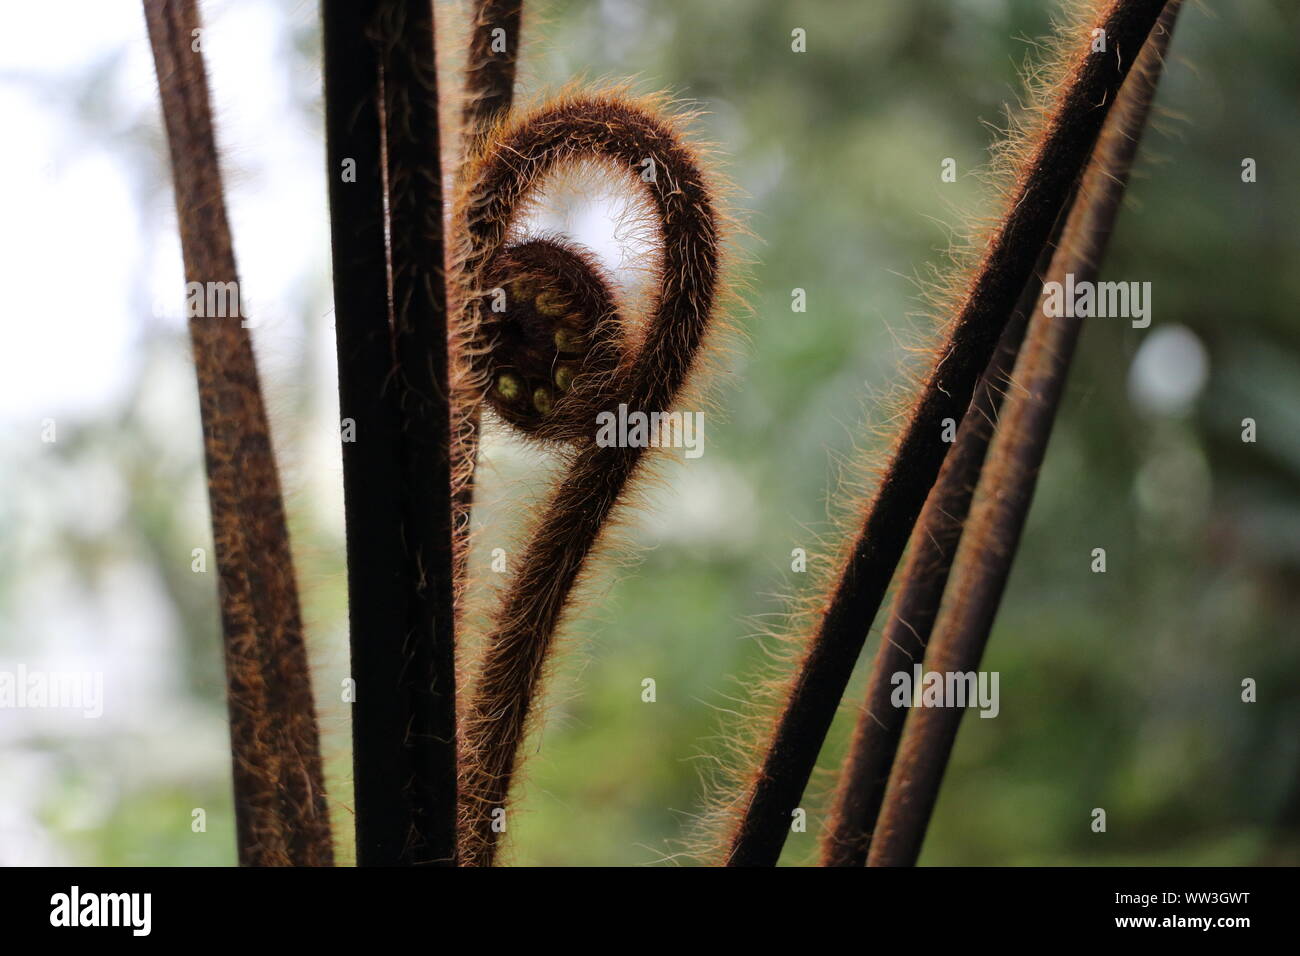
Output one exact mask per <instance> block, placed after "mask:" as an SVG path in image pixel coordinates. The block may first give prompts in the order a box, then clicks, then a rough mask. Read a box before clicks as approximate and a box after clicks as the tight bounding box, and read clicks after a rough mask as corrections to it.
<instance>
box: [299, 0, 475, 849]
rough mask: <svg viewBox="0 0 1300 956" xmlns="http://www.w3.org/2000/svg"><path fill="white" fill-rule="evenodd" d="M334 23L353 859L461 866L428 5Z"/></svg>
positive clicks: (388, 1) (397, 0) (329, 71)
mask: <svg viewBox="0 0 1300 956" xmlns="http://www.w3.org/2000/svg"><path fill="white" fill-rule="evenodd" d="M322 21H323V25H324V37H325V40H324V58H325V62H324V77H325V103H326V135H327V144H328V148H327V152H328V157H329V158H328V167H329V169H328V172H329V183H330V222H331V236H332V241H333V258H334V288H335V324H336V335H337V344H338V359H339V398H340V411H341V415H342V418H343V419H344V421H345V422H346V421H347V420H349V419H350V420H351V422H352V423H353V427H354V428H355V433H354V435H353V440H351V441H347V440H345V441H344V443H343V474H344V494H345V502H346V518H347V536H348V592H349V618H350V629H351V636H352V678H353V680H354V681H355V688H356V698H355V702H354V703H353V711H352V716H353V768H354V778H355V787H356V821H357V822H356V831H357V862H358V863H359V864H360V865H418V864H450V863H453V862H454V861H455V819H456V723H455V667H454V653H455V628H454V615H453V579H452V557H451V556H452V514H451V462H450V456H449V451H448V449H449V447H450V432H451V417H450V405H449V394H448V392H449V387H448V345H447V316H446V291H445V280H444V265H443V259H444V255H443V235H442V215H443V214H442V209H443V204H442V192H441V190H442V173H441V168H442V166H441V153H440V143H439V127H438V87H437V74H436V69H435V61H434V21H433V12H432V5H431V4H430V3H429V2H428V0H365V2H355V0H325V2H324V3H323V4H322ZM348 160H352V161H355V181H347V180H346V179H345V177H344V176H343V167H344V163H345V161H348ZM386 206H387V209H388V211H389V217H390V218H389V220H388V223H387V253H386V244H385V207H386Z"/></svg>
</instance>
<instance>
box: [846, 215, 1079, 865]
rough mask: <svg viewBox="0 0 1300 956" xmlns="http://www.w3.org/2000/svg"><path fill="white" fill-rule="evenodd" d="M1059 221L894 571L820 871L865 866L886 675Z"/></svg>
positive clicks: (944, 544)
mask: <svg viewBox="0 0 1300 956" xmlns="http://www.w3.org/2000/svg"><path fill="white" fill-rule="evenodd" d="M1063 223H1064V217H1058V218H1057V227H1056V229H1055V230H1054V235H1053V238H1052V240H1051V241H1049V242H1048V244H1047V245H1046V246H1044V247H1043V252H1042V255H1040V256H1039V260H1038V265H1037V267H1036V268H1035V269H1034V274H1033V277H1032V278H1030V280H1029V282H1028V284H1026V286H1025V290H1024V292H1023V293H1022V294H1021V296H1020V301H1019V302H1017V303H1016V308H1015V311H1014V312H1012V314H1011V320H1010V321H1009V322H1007V327H1006V328H1005V329H1004V330H1003V332H1002V341H1000V342H999V343H998V347H997V350H996V351H995V352H994V353H993V358H992V360H991V361H990V362H989V366H988V368H986V369H985V370H984V374H983V375H982V376H981V377H980V382H979V385H978V387H977V388H976V390H975V398H974V400H973V401H972V402H971V405H970V408H968V409H967V410H966V415H965V416H964V417H963V418H962V420H961V425H960V427H959V428H958V430H957V435H956V439H955V440H954V442H953V448H952V451H951V452H950V453H949V455H948V457H947V458H946V459H944V463H943V467H942V468H941V469H939V477H938V478H937V479H936V480H935V483H934V487H933V488H932V489H930V496H929V497H928V498H926V500H925V507H924V508H923V509H922V510H921V516H920V518H918V519H917V522H916V526H915V527H914V528H913V529H912V537H911V540H910V541H909V542H908V551H907V560H906V561H905V562H904V564H903V570H902V572H901V580H902V584H901V585H900V586H899V589H898V593H897V595H896V596H895V597H894V604H893V607H892V608H891V610H890V614H889V623H888V624H887V625H886V626H885V632H884V634H883V635H882V636H881V639H880V647H879V648H878V649H877V651H876V656H875V660H874V661H873V663H872V668H871V677H870V678H869V679H868V681H867V693H866V699H865V700H864V702H863V705H862V710H861V712H860V713H859V715H858V723H857V728H856V729H855V731H854V734H853V741H852V743H851V744H850V746H849V752H848V754H846V755H845V758H844V764H843V767H842V768H841V770H840V781H839V786H838V788H837V790H836V795H835V807H834V810H833V811H832V814H831V820H830V824H829V826H828V827H827V829H826V832H825V835H824V836H823V839H822V865H823V866H862V865H864V864H865V863H866V862H867V848H868V846H869V845H870V842H871V829H872V827H873V826H875V822H876V814H877V813H878V812H879V810H880V802H881V800H882V799H883V798H884V795H885V784H886V783H887V782H888V781H889V768H890V766H891V765H892V764H893V762H894V753H895V751H896V750H897V749H898V740H899V738H900V737H901V736H902V733H903V721H904V718H905V717H906V716H907V711H906V710H903V709H900V708H898V707H894V706H892V705H891V704H890V697H891V696H892V694H893V692H894V685H893V683H892V678H893V675H894V674H896V673H897V672H899V671H906V670H908V669H909V668H911V667H912V665H913V664H914V663H916V662H917V661H919V660H921V659H922V658H923V657H924V656H925V647H926V644H927V643H929V640H930V630H931V628H932V627H933V626H934V620H935V618H936V617H937V616H938V613H939V604H940V602H941V601H942V600H943V591H944V586H945V585H946V584H947V583H948V573H949V571H950V570H951V569H952V560H953V557H954V556H955V555H956V553H957V545H958V544H959V543H960V541H961V533H962V525H963V523H964V522H965V520H966V514H967V511H968V510H969V509H970V503H971V498H972V497H973V495H974V492H975V485H976V483H977V482H978V481H979V474H980V469H981V468H983V467H984V457H985V454H986V452H987V451H988V446H989V439H990V438H991V437H992V435H993V429H994V425H995V423H996V421H997V417H998V411H999V409H1000V408H1001V407H1002V399H1003V396H1004V395H1005V394H1006V386H1007V382H1008V381H1009V380H1010V377H1011V370H1012V368H1013V367H1014V366H1015V364H1016V356H1017V355H1018V354H1019V353H1020V344H1021V342H1022V341H1023V339H1024V335H1025V328H1026V327H1027V326H1028V324H1029V315H1030V313H1032V312H1033V310H1034V308H1035V306H1036V305H1037V303H1038V299H1039V295H1040V294H1041V292H1042V288H1043V274H1044V273H1045V272H1046V271H1047V268H1048V266H1049V265H1050V263H1051V258H1052V254H1053V252H1055V250H1056V241H1057V236H1059V231H1060V226H1061V225H1062V224H1063Z"/></svg>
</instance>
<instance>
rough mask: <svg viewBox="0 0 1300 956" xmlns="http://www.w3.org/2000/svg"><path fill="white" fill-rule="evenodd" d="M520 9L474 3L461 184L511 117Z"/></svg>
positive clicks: (460, 473)
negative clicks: (487, 143)
mask: <svg viewBox="0 0 1300 956" xmlns="http://www.w3.org/2000/svg"><path fill="white" fill-rule="evenodd" d="M523 6H524V0H474V11H473V13H472V14H471V16H472V18H473V19H472V22H471V24H470V41H469V53H468V56H467V57H466V62H465V93H464V96H465V100H464V104H463V106H462V109H461V139H462V166H461V178H462V179H463V176H464V171H465V164H467V163H468V160H469V157H470V156H473V155H474V154H475V153H477V152H478V151H479V150H480V149H482V147H483V144H484V142H485V141H486V139H487V136H488V133H489V132H490V131H491V130H492V127H493V126H495V125H496V124H497V123H498V122H499V121H500V120H501V119H503V118H504V117H505V116H506V114H507V113H509V112H510V105H511V102H512V101H513V99H514V90H515V66H516V64H517V63H518V61H519V42H520V39H521V30H520V23H521V20H522V19H523ZM494 48H495V49H494ZM466 372H468V370H466ZM456 394H457V395H458V396H460V395H464V396H465V397H466V398H467V399H468V400H467V401H465V402H463V403H460V404H461V405H462V406H463V407H459V408H457V409H455V442H454V443H453V445H452V459H453V467H452V475H453V478H454V481H455V485H454V498H453V509H454V510H453V515H454V527H455V529H456V548H455V561H456V567H455V571H456V581H457V588H458V592H459V591H460V590H463V588H464V587H465V580H466V571H467V563H468V561H469V550H470V520H471V515H472V511H473V508H474V471H475V468H476V466H477V460H478V432H479V419H480V408H479V404H478V402H477V401H476V400H475V398H476V397H477V389H475V388H474V387H473V386H468V387H466V388H458V389H457V390H456Z"/></svg>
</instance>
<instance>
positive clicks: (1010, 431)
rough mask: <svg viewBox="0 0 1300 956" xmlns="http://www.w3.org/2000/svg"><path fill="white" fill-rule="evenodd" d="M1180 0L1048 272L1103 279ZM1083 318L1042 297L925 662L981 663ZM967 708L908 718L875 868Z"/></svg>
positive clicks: (914, 823) (927, 807)
mask: <svg viewBox="0 0 1300 956" xmlns="http://www.w3.org/2000/svg"><path fill="white" fill-rule="evenodd" d="M1179 2H1180V0H1170V2H1169V4H1168V6H1167V7H1166V9H1165V11H1164V13H1163V14H1162V15H1161V18H1160V22H1159V23H1158V24H1157V26H1156V28H1155V29H1153V30H1152V31H1151V35H1150V38H1149V39H1148V40H1147V42H1146V43H1145V44H1144V45H1143V47H1142V50H1141V55H1140V57H1139V59H1138V63H1137V66H1136V67H1135V68H1134V69H1133V71H1132V73H1131V75H1130V77H1129V80H1128V82H1126V83H1125V84H1124V87H1123V89H1122V90H1121V91H1120V93H1119V97H1118V98H1117V100H1116V103H1115V106H1114V108H1113V109H1112V110H1111V115H1110V118H1109V119H1108V121H1107V124H1106V127H1105V129H1104V130H1103V132H1102V134H1101V137H1100V139H1099V140H1098V143H1097V147H1096V150H1095V154H1094V158H1093V160H1092V162H1091V163H1090V164H1089V166H1088V171H1087V173H1086V175H1085V177H1084V180H1083V183H1082V185H1081V187H1080V198H1079V200H1078V202H1077V203H1076V204H1075V207H1074V209H1073V210H1072V212H1071V214H1070V218H1069V221H1068V223H1067V224H1066V227H1065V232H1064V233H1063V235H1062V237H1061V244H1060V248H1059V250H1058V251H1057V254H1056V256H1055V257H1054V258H1053V260H1052V265H1051V269H1050V271H1049V274H1048V277H1047V281H1048V282H1064V280H1065V276H1066V275H1067V274H1073V275H1074V277H1075V282H1076V283H1079V282H1094V281H1095V280H1096V278H1097V270H1098V266H1099V264H1100V261H1101V257H1102V255H1103V253H1104V251H1105V248H1106V245H1107V242H1108V240H1109V238H1110V234H1111V231H1112V230H1113V228H1114V224H1115V219H1116V216H1117V215H1118V213H1119V208H1120V201H1121V200H1122V198H1123V195H1124V189H1125V186H1126V185H1127V183H1128V176H1129V171H1130V169H1131V168H1132V164H1133V158H1134V156H1135V154H1136V152H1137V146H1138V140H1139V139H1140V137H1141V135H1142V130H1143V128H1144V127H1145V125H1146V119H1147V115H1148V113H1149V112H1150V107H1151V102H1152V99H1153V98H1154V96H1155V89H1156V84H1157V83H1158V81H1159V77H1160V70H1161V65H1162V62H1163V58H1164V53H1165V50H1166V49H1167V47H1168V43H1169V39H1170V36H1171V34H1172V31H1173V25H1174V18H1175V17H1176V16H1177V13H1178V7H1179ZM1082 326H1083V323H1082V320H1081V319H1079V318H1075V317H1072V316H1061V317H1052V316H1048V315H1047V314H1046V313H1045V312H1044V311H1043V309H1042V305H1041V302H1040V304H1039V308H1038V309H1036V310H1035V314H1034V317H1033V318H1032V319H1031V320H1030V327H1029V334H1028V337H1027V338H1026V341H1025V344H1024V347H1023V349H1022V351H1021V356H1020V359H1019V361H1018V362H1017V364H1016V372H1015V380H1016V383H1017V388H1016V390H1015V392H1014V393H1013V394H1012V396H1011V397H1010V398H1009V399H1008V401H1007V403H1006V406H1005V407H1004V409H1003V413H1002V417H1001V420H1000V421H999V424H998V433H997V437H996V439H995V441H994V446H993V451H992V454H991V455H990V457H989V460H988V463H987V464H986V466H985V468H984V474H983V475H982V476H981V479H980V489H979V497H978V498H977V500H976V502H975V505H974V507H973V508H972V510H971V515H970V519H969V522H968V525H967V529H966V534H965V540H964V541H963V544H962V550H961V552H960V553H959V556H958V560H957V565H956V570H955V572H954V574H953V577H952V581H951V583H950V586H949V592H950V594H949V598H948V601H949V603H948V606H947V607H946V608H945V610H944V612H943V615H942V616H941V618H940V620H939V623H938V625H937V627H936V629H935V636H934V639H933V641H932V642H931V645H930V649H929V654H928V656H927V660H926V667H927V669H928V670H932V671H939V672H942V673H964V672H968V671H974V670H976V669H977V668H978V667H979V663H980V658H981V657H982V655H983V652H984V646H985V644H986V643H987V641H988V636H989V632H990V630H991V629H992V627H993V619H994V617H995V616H996V614H997V610H998V605H999V603H1000V602H1001V599H1002V594H1003V592H1004V590H1005V588H1006V583H1007V578H1008V576H1009V575H1010V573H1011V566H1012V563H1013V562H1014V559H1015V554H1016V550H1017V546H1018V545H1019V542H1020V536H1021V533H1022V531H1023V530H1024V525H1025V518H1026V517H1027V515H1028V513H1029V506H1030V504H1031V503H1032V502H1033V496H1034V488H1035V486H1036V485H1037V482H1038V473H1039V470H1040V468H1041V466H1042V463H1043V458H1044V456H1045V454H1046V452H1047V444H1048V440H1049V438H1050V436H1051V431H1052V424H1053V422H1054V420H1055V417H1056V411H1057V409H1058V408H1059V407H1060V402H1061V395H1062V394H1063V392H1064V388H1065V380H1066V377H1067V375H1068V373H1069V368H1070V360H1071V358H1072V357H1073V355H1074V350H1075V346H1076V344H1077V343H1078V339H1079V333H1080V331H1081V330H1082ZM964 713H965V711H964V710H963V709H962V708H956V707H936V708H922V709H920V710H918V711H917V712H916V713H914V714H912V715H911V716H910V717H909V718H908V721H907V732H906V734H905V735H904V737H903V741H902V743H901V745H900V747H899V751H898V757H897V759H896V761H895V763H894V768H893V772H892V773H891V775H890V779H889V785H888V789H887V791H886V795H885V801H884V805H883V807H882V808H881V811H880V818H879V823H878V825H877V827H876V835H875V838H874V839H873V841H872V843H871V850H870V854H869V856H868V862H869V864H870V865H871V866H910V865H912V864H913V863H915V862H916V858H917V856H918V855H919V854H920V851H921V844H922V842H923V840H924V839H925V831H926V828H927V826H928V824H929V820H930V815H931V813H932V812H933V809H934V804H935V801H936V800H937V799H938V793H939V785H940V783H941V782H942V780H943V774H944V770H945V769H946V767H947V764H948V758H949V755H950V754H951V752H952V746H953V743H954V741H955V740H956V736H957V729H958V727H959V725H960V723H961V718H962V715H963V714H964Z"/></svg>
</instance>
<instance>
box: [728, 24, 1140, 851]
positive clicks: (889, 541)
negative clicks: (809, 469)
mask: <svg viewBox="0 0 1300 956" xmlns="http://www.w3.org/2000/svg"><path fill="white" fill-rule="evenodd" d="M1163 5H1164V4H1163V0H1111V2H1108V3H1107V4H1106V5H1105V6H1104V8H1103V9H1102V10H1101V12H1100V14H1099V16H1098V18H1097V20H1096V22H1095V25H1096V26H1097V27H1099V28H1101V29H1103V30H1104V31H1105V35H1106V37H1107V43H1108V46H1107V49H1108V51H1109V52H1107V53H1104V54H1101V53H1098V54H1093V53H1092V52H1091V41H1092V37H1091V33H1090V32H1084V33H1081V34H1080V35H1079V36H1078V37H1077V38H1075V40H1074V45H1073V47H1072V50H1073V52H1072V55H1071V58H1070V60H1069V61H1068V62H1067V64H1066V67H1065V74H1064V78H1063V80H1062V83H1061V87H1060V93H1059V94H1058V96H1057V97H1056V99H1055V101H1054V102H1053V103H1051V104H1050V105H1049V108H1048V112H1047V114H1046V116H1045V118H1044V125H1043V127H1042V131H1041V136H1040V137H1039V138H1038V139H1037V141H1036V142H1035V143H1034V144H1033V145H1032V149H1031V151H1030V154H1029V157H1028V159H1027V161H1026V162H1025V163H1024V165H1023V166H1022V167H1021V169H1020V171H1019V174H1018V176H1017V182H1016V185H1015V187H1014V189H1013V190H1012V195H1011V197H1010V203H1009V207H1008V210H1007V212H1006V214H1005V217H1004V218H1003V219H1002V221H1001V222H1000V224H999V226H998V228H997V230H996V231H995V233H994V234H993V236H992V238H991V239H990V241H989V243H988V246H987V247H986V249H985V251H984V254H983V257H982V259H981V261H980V263H979V266H978V267H977V269H976V270H975V272H974V274H973V277H972V279H971V282H970V285H969V286H968V288H967V291H966V294H965V297H964V300H963V302H962V303H961V306H960V308H959V309H958V311H957V313H956V316H955V319H954V321H953V323H952V326H951V331H950V333H949V336H948V339H947V341H946V342H945V343H944V344H943V345H942V346H941V348H940V352H939V358H938V361H937V363H936V365H935V367H934V369H933V370H932V372H931V373H930V375H929V378H928V380H927V381H926V383H925V386H924V388H923V390H922V393H921V396H920V398H919V400H918V401H917V403H916V405H915V407H914V409H913V412H912V416H911V419H910V421H909V422H908V423H907V425H906V426H905V428H904V431H903V433H902V434H901V436H900V438H899V440H898V442H897V445H896V446H895V449H894V452H893V456H892V459H891V461H890V462H889V465H888V466H887V468H886V471H885V473H884V476H883V478H882V480H881V482H880V485H879V487H878V488H877V490H876V493H875V496H874V498H873V499H872V500H871V502H870V504H869V505H868V507H867V511H866V514H865V517H864V521H863V524H862V530H861V532H860V534H859V536H858V538H857V540H856V542H855V543H854V546H853V549H852V552H851V553H850V555H849V557H848V560H847V561H846V563H845V565H844V567H843V570H842V572H841V574H840V577H839V580H838V582H837V584H836V587H835V591H834V593H833V595H832V596H831V598H830V599H829V600H828V602H827V605H826V610H825V611H824V613H823V616H822V618H821V620H820V621H819V623H818V626H817V630H816V633H815V634H814V635H813V636H812V637H811V639H810V643H809V644H808V648H807V651H806V652H805V656H804V658H803V660H802V662H801V664H800V666H799V670H798V672H797V674H796V676H795V679H794V682H793V685H792V687H791V688H790V691H789V694H788V697H787V698H786V701H785V705H784V710H783V712H782V713H781V714H780V716H779V718H778V721H777V725H776V727H775V732H774V734H773V736H772V741H771V744H770V747H769V749H768V751H767V753H766V754H765V756H764V758H763V763H762V766H761V768H760V769H759V770H758V772H757V774H756V775H755V778H754V779H753V780H752V782H751V784H750V787H751V792H750V794H749V798H748V800H747V801H746V805H745V810H744V814H743V816H742V818H741V820H740V822H739V825H738V827H737V829H736V832H735V833H734V834H733V836H732V839H731V846H730V850H729V852H728V854H727V862H728V865H732V866H772V865H775V864H776V862H777V859H778V858H779V857H780V855H781V849H782V847H783V846H784V844H785V839H786V834H787V833H788V832H789V821H790V816H791V813H792V812H793V810H794V809H796V808H797V807H798V804H799V800H800V799H801V797H802V794H803V790H804V787H805V786H806V785H807V783H808V778H809V777H810V776H811V774H812V770H813V767H814V765H815V764H816V761H817V755H818V753H819V751H820V749H821V746H822V743H823V741H824V740H825V738H826V733H827V731H828V730H829V729H830V726H831V723H832V721H833V720H834V717H835V712H836V709H837V708H838V706H839V702H840V700H841V698H842V697H843V695H844V689H845V687H846V686H847V684H848V680H849V677H850V675H851V674H852V671H853V667H854V665H855V663H856V662H857V658H858V655H859V654H860V653H861V651H862V645H863V643H864V641H865V640H866V636H867V633H868V631H869V630H870V628H871V623H872V621H873V619H874V618H875V616H876V612H877V611H878V610H879V608H880V602H881V600H882V599H883V597H884V594H885V590H886V589H887V587H888V585H889V581H890V578H891V577H892V575H893V572H894V569H895V567H896V566H897V564H898V560H899V557H900V556H901V555H902V552H903V549H904V547H905V545H906V543H907V538H908V535H909V533H910V531H911V528H912V526H913V524H914V523H915V522H916V519H917V516H918V514H919V513H920V511H921V508H922V506H923V505H924V503H925V499H926V496H927V495H928V494H929V490H930V487H931V486H932V485H933V484H934V481H935V477H936V476H937V474H938V472H939V468H940V466H941V465H942V464H943V459H944V457H945V456H946V454H947V452H948V444H947V443H945V442H944V441H943V440H942V423H943V420H944V419H945V418H953V419H959V418H960V417H961V416H962V414H963V413H964V412H965V410H966V408H967V406H968V405H969V404H970V401H971V398H972V396H973V394H974V391H975V385H976V382H977V380H978V379H979V376H980V375H981V373H982V372H983V371H984V369H985V368H986V367H987V365H988V363H989V360H990V359H991V358H992V355H993V351H994V349H995V347H996V346H997V342H998V340H999V338H1000V336H1001V335H1002V330H1003V328H1004V327H1005V325H1006V322H1007V321H1008V319H1009V318H1010V316H1011V313H1012V312H1013V310H1014V308H1015V303H1016V300H1017V299H1018V298H1019V297H1020V294H1021V292H1022V291H1023V289H1024V287H1025V284H1026V283H1027V282H1028V280H1029V277H1030V275H1031V273H1032V272H1033V268H1034V264H1035V262H1036V261H1037V259H1038V256H1039V254H1040V252H1041V251H1042V249H1043V246H1044V245H1045V244H1046V243H1047V240H1048V238H1049V235H1050V233H1051V229H1052V224H1053V223H1054V222H1055V221H1056V218H1057V215H1058V214H1059V213H1060V211H1061V209H1062V208H1064V206H1065V203H1066V201H1067V199H1068V197H1069V195H1070V193H1071V190H1072V188H1073V186H1074V183H1075V181H1076V180H1077V179H1078V177H1079V175H1080V173H1081V172H1082V171H1083V166H1084V163H1085V162H1086V161H1087V158H1088V156H1089V154H1090V153H1091V151H1092V147H1093V144H1094V143H1095V142H1096V139H1097V134H1098V132H1099V131H1100V129H1101V124H1102V122H1103V121H1104V119H1105V117H1106V113H1107V110H1108V106H1109V104H1110V103H1111V101H1112V100H1113V99H1114V97H1115V95H1116V93H1117V92H1118V90H1119V87H1120V84H1121V83H1122V82H1123V80H1124V77H1125V76H1126V75H1127V73H1128V71H1129V68H1130V67H1131V66H1132V63H1133V60H1134V58H1135V56H1136V54H1137V51H1138V50H1140V49H1141V47H1142V43H1143V42H1144V41H1145V39H1146V36H1147V34H1148V32H1149V31H1150V29H1151V27H1152V25H1153V24H1154V23H1155V21H1156V18H1157V17H1158V16H1159V14H1160V10H1161V8H1162V7H1163Z"/></svg>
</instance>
